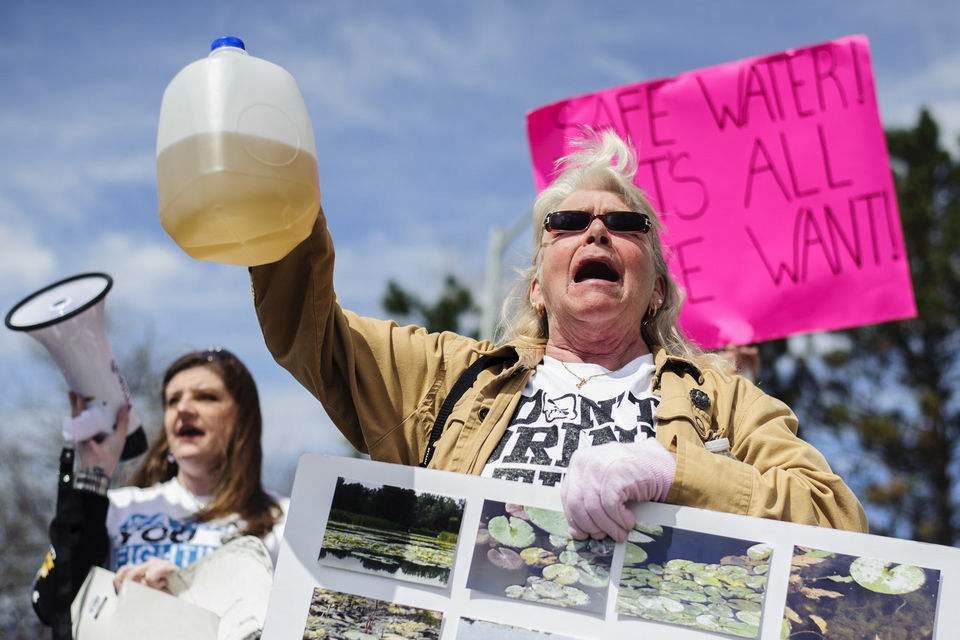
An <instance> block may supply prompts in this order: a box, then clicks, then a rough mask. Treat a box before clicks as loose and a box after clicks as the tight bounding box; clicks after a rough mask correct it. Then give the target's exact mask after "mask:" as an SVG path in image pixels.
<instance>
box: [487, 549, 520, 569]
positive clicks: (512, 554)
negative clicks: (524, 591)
mask: <svg viewBox="0 0 960 640" xmlns="http://www.w3.org/2000/svg"><path fill="white" fill-rule="evenodd" d="M487 560H489V561H490V562H492V563H493V564H494V565H496V566H498V567H500V568H501V569H506V570H508V571H515V570H517V569H519V568H520V567H522V566H523V558H521V557H520V554H519V553H517V552H516V551H514V550H513V549H508V548H506V547H497V548H496V549H490V550H489V551H487Z"/></svg>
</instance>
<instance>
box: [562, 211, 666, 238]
mask: <svg viewBox="0 0 960 640" xmlns="http://www.w3.org/2000/svg"><path fill="white" fill-rule="evenodd" d="M594 218H600V220H601V221H602V222H603V224H604V226H605V227H606V228H607V229H609V230H610V231H617V232H621V233H647V232H648V231H650V216H648V215H647V214H645V213H639V212H636V211H607V212H606V213H587V212H586V211H554V212H553V213H548V214H547V217H546V218H544V219H543V228H544V229H546V230H547V231H583V230H584V229H586V228H587V227H588V226H589V225H590V223H591V222H593V219H594Z"/></svg>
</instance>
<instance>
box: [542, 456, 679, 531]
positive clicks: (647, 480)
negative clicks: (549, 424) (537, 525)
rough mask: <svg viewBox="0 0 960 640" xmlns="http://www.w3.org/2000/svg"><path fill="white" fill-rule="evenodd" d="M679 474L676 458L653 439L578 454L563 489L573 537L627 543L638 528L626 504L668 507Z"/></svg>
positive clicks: (561, 496) (564, 509) (562, 492)
mask: <svg viewBox="0 0 960 640" xmlns="http://www.w3.org/2000/svg"><path fill="white" fill-rule="evenodd" d="M676 470H677V460H676V458H674V457H673V454H671V453H670V452H669V451H667V450H666V449H664V448H663V445H661V444H660V443H659V442H657V441H656V439H654V438H646V439H644V440H640V441H639V442H633V443H629V444H621V443H619V442H609V443H607V444H602V445H599V446H596V447H586V448H581V449H577V450H576V451H575V452H574V454H573V456H572V457H571V458H570V466H569V468H568V469H567V474H566V476H564V478H563V482H562V483H561V485H560V499H561V501H562V502H563V512H564V513H565V514H566V516H567V521H568V522H569V523H570V535H572V536H573V537H574V538H577V539H578V540H583V539H584V538H586V537H588V536H589V537H593V538H595V539H597V540H599V539H600V538H603V537H604V535H609V536H610V537H611V538H613V539H614V540H616V541H617V542H623V541H624V540H626V539H627V534H628V533H629V532H630V530H631V529H633V525H634V524H636V517H635V516H634V515H633V512H632V511H631V510H630V509H628V508H627V506H626V503H627V502H629V501H632V500H637V501H647V502H652V501H655V502H663V501H664V500H665V499H666V497H667V492H669V491H670V485H671V484H672V483H673V474H674V473H675V472H676Z"/></svg>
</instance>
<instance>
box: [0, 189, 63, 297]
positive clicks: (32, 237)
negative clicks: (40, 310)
mask: <svg viewBox="0 0 960 640" xmlns="http://www.w3.org/2000/svg"><path fill="white" fill-rule="evenodd" d="M11 209H12V207H10V206H9V205H5V204H4V202H3V201H2V200H0V216H2V221H0V247H2V250H0V282H3V283H4V284H0V292H2V293H4V294H6V293H13V289H14V288H16V290H17V291H20V290H24V294H26V293H28V291H27V290H29V289H30V288H33V287H37V286H39V285H42V284H45V282H46V281H47V280H50V279H51V278H52V277H53V275H54V273H55V272H56V270H57V267H58V261H57V254H56V253H55V252H54V250H53V249H52V248H51V247H49V246H48V245H46V244H44V243H43V242H42V241H41V240H40V238H38V237H37V234H36V233H35V232H34V230H33V229H32V228H31V227H30V226H29V225H28V224H24V223H23V221H22V220H20V221H19V223H18V224H14V220H15V219H16V218H19V217H20V216H17V215H15V214H14V213H13V212H12V211H11Z"/></svg>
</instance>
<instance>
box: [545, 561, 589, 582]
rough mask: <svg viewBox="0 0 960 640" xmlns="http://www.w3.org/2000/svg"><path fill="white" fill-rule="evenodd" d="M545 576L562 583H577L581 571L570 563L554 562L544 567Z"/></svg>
mask: <svg viewBox="0 0 960 640" xmlns="http://www.w3.org/2000/svg"><path fill="white" fill-rule="evenodd" d="M543 577H544V578H546V579H547V580H553V581H554V582H556V583H557V584H560V585H570V584H575V583H576V582H577V581H578V580H579V579H580V571H578V570H577V568H576V567H571V566H570V565H568V564H552V565H550V566H549V567H544V569H543Z"/></svg>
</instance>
